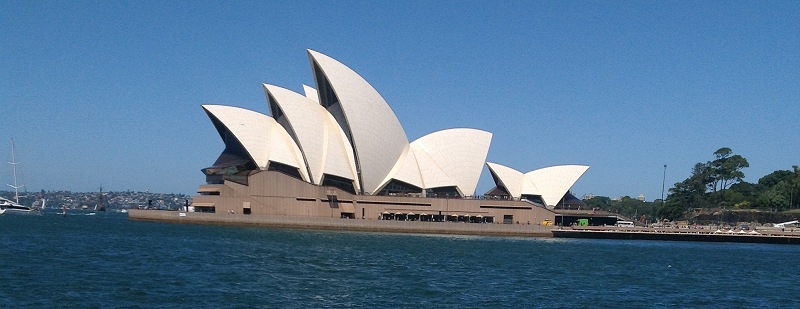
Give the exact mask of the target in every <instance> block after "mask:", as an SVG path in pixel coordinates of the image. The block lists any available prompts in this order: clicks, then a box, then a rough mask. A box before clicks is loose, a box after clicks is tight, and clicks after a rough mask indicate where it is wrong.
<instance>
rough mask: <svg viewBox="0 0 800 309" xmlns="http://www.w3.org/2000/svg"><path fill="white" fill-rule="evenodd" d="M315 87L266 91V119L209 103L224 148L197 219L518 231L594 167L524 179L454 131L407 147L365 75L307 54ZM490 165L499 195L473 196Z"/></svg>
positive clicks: (478, 141)
mask: <svg viewBox="0 0 800 309" xmlns="http://www.w3.org/2000/svg"><path fill="white" fill-rule="evenodd" d="M308 57H309V60H310V62H311V70H312V73H313V76H314V81H315V84H316V88H312V87H309V86H305V85H303V90H304V93H302V94H301V93H297V92H294V91H291V90H288V89H286V88H282V87H279V86H274V85H269V84H264V85H263V87H264V92H265V94H266V101H267V105H268V108H269V112H270V115H265V114H262V113H259V112H255V111H251V110H246V109H242V108H237V107H232V106H223V105H204V106H203V109H204V110H205V112H206V114H207V115H208V117H209V118H210V119H211V122H212V123H213V124H214V126H215V128H216V129H217V131H218V133H219V135H220V137H221V138H222V140H223V142H224V144H225V148H224V150H223V151H222V153H221V154H220V155H219V157H218V158H217V159H216V161H215V162H214V163H213V165H211V166H210V167H207V168H204V169H203V170H202V171H203V173H204V174H205V176H206V184H204V185H201V186H200V188H199V190H198V193H199V195H198V196H195V197H194V198H193V202H192V205H191V206H192V207H191V210H193V211H194V212H205V213H211V212H213V213H217V214H244V215H252V216H264V215H267V216H302V217H329V218H349V219H370V220H403V221H434V222H435V221H456V222H470V223H519V222H527V223H533V222H537V223H539V222H542V221H546V220H553V218H554V216H555V214H554V212H553V211H552V209H553V207H554V206H556V205H557V204H558V203H559V202H560V201H562V199H564V198H565V196H569V193H568V192H569V189H570V187H571V186H572V185H573V184H574V183H575V182H576V181H577V180H578V179H579V178H580V177H581V176H582V175H583V173H584V172H586V170H587V169H588V168H589V167H588V166H584V165H559V166H551V167H545V168H541V169H536V170H533V171H530V172H527V173H523V172H520V171H517V170H515V169H513V168H511V167H508V166H504V165H501V164H498V163H492V162H486V156H487V153H488V151H489V145H490V143H491V141H492V133H490V132H486V131H483V130H479V129H469V128H453V129H445V130H441V131H436V132H433V133H430V134H428V135H425V136H423V137H420V138H418V139H416V140H414V141H412V142H409V140H408V137H407V136H406V133H405V131H404V130H403V126H402V125H401V124H400V121H399V120H398V119H397V117H396V116H395V114H394V112H393V111H392V109H391V108H390V107H389V104H387V102H386V101H385V100H384V98H383V97H382V96H381V95H380V94H379V93H378V92H377V91H376V90H375V89H374V88H373V87H372V86H371V85H370V84H369V83H368V82H367V81H366V80H365V79H364V78H363V77H361V76H360V75H359V74H358V73H356V72H355V71H353V70H352V69H350V68H349V67H347V66H345V65H344V64H342V63H340V62H339V61H337V60H335V59H333V58H331V57H329V56H327V55H324V54H322V53H319V52H316V51H313V50H309V51H308ZM484 165H485V166H486V167H487V168H488V170H489V172H490V173H491V176H492V178H493V179H494V183H495V187H494V188H492V189H491V190H489V191H488V192H486V193H485V194H483V195H482V196H476V194H475V191H476V187H477V185H478V179H479V178H480V175H481V172H482V171H483V167H484Z"/></svg>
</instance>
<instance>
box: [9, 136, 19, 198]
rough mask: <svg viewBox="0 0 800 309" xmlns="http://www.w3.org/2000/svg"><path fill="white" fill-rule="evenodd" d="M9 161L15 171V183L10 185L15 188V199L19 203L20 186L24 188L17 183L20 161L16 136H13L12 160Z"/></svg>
mask: <svg viewBox="0 0 800 309" xmlns="http://www.w3.org/2000/svg"><path fill="white" fill-rule="evenodd" d="M7 163H8V164H11V168H12V170H13V171H14V185H13V186H12V185H8V186H9V187H12V188H14V201H15V202H17V204H19V188H22V186H18V185H17V164H19V162H17V151H16V147H15V146H14V138H11V162H7Z"/></svg>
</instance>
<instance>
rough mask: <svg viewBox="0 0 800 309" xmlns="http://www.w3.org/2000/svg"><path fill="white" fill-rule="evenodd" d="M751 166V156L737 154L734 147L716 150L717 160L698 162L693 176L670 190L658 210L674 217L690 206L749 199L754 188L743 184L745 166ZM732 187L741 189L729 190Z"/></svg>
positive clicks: (680, 215)
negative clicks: (749, 161) (747, 157)
mask: <svg viewBox="0 0 800 309" xmlns="http://www.w3.org/2000/svg"><path fill="white" fill-rule="evenodd" d="M749 166H750V164H749V163H747V159H745V158H744V157H742V156H741V155H738V154H737V155H735V154H733V151H732V150H731V149H730V148H727V147H724V148H720V149H718V150H717V151H715V152H714V160H713V161H707V162H705V163H697V164H695V165H694V167H693V168H692V175H691V176H689V178H687V179H685V180H684V181H681V182H679V183H676V184H675V186H674V187H672V188H670V189H669V195H668V197H667V201H666V204H665V205H664V207H662V208H661V209H658V211H657V215H658V216H659V217H661V218H665V219H670V220H674V219H677V218H680V217H682V215H683V213H685V212H686V210H689V209H693V208H709V207H728V206H730V207H732V206H733V205H735V204H737V203H741V202H743V201H746V200H747V199H746V196H747V195H749V194H751V193H750V192H748V190H749V189H751V188H749V187H748V186H746V185H739V184H740V183H742V179H744V172H742V169H743V168H746V167H749ZM731 187H736V188H737V189H738V190H741V191H737V190H732V191H731V192H726V191H728V190H727V189H728V188H731Z"/></svg>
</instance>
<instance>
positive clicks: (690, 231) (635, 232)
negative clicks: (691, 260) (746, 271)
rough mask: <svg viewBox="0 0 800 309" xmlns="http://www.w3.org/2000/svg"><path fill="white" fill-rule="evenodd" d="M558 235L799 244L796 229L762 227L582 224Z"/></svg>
mask: <svg viewBox="0 0 800 309" xmlns="http://www.w3.org/2000/svg"><path fill="white" fill-rule="evenodd" d="M552 234H553V237H556V238H597V239H630V240H634V239H635V240H671V241H703V242H742V243H771V244H800V231H799V230H796V229H783V230H781V229H779V228H762V229H753V230H748V231H744V230H733V229H719V228H714V227H703V228H652V227H631V228H624V227H602V226H579V227H564V228H556V229H553V230H552Z"/></svg>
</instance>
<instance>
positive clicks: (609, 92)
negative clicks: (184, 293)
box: [0, 0, 800, 200]
mask: <svg viewBox="0 0 800 309" xmlns="http://www.w3.org/2000/svg"><path fill="white" fill-rule="evenodd" d="M798 16H800V2H798V1H724V2H723V1H689V2H687V1H503V2H499V1H359V2H356V1H287V2H281V1H254V2H248V1H210V2H203V1H131V2H117V1H93V2H83V1H65V2H56V1H6V0H0V68H2V71H0V137H2V139H4V140H6V141H4V142H2V143H0V153H1V154H4V155H2V159H3V162H4V161H7V160H9V159H10V158H8V159H7V158H6V157H10V155H11V151H10V145H9V142H8V139H9V138H11V137H13V138H14V139H15V141H16V144H17V148H18V154H19V161H21V162H22V164H21V167H22V169H23V172H24V181H25V183H26V185H27V187H28V190H32V191H37V190H40V189H44V190H72V191H94V190H97V188H98V187H99V186H101V185H102V186H103V187H104V188H105V190H114V191H119V190H135V191H145V190H149V191H153V192H167V193H169V192H172V193H187V194H192V193H193V192H195V191H196V189H197V186H198V185H200V184H202V183H203V182H204V180H205V179H204V176H203V175H202V173H201V172H200V169H201V168H203V167H206V166H209V165H211V164H212V163H213V162H214V160H215V159H216V157H217V156H218V155H219V153H220V152H221V151H222V149H223V144H222V141H221V140H220V138H219V135H217V133H216V131H215V129H214V127H213V125H212V124H211V122H210V121H209V120H208V119H207V117H206V115H205V114H204V112H203V111H202V109H201V108H200V105H201V104H208V103H212V104H226V105H234V106H239V107H244V108H248V109H252V110H256V111H261V112H263V113H268V108H267V106H266V103H265V102H266V101H265V98H264V92H263V89H262V87H261V84H262V83H270V84H275V85H279V86H283V87H287V88H289V89H293V90H296V91H301V90H302V88H301V85H302V84H309V85H313V76H312V73H311V72H310V69H309V68H310V66H309V63H308V57H307V55H306V52H305V51H306V49H308V48H310V49H314V50H317V51H320V52H322V53H325V54H327V55H330V56H331V57H333V58H336V59H337V60H339V61H341V62H343V63H344V64H346V65H347V66H349V67H350V68H352V69H354V70H355V71H356V72H358V73H359V74H361V75H362V76H363V77H364V78H365V79H367V80H368V81H369V82H370V83H371V84H372V85H373V86H374V87H375V88H376V89H377V90H378V92H380V93H381V94H382V95H383V97H384V98H385V99H386V101H387V102H388V103H389V105H390V106H391V107H392V109H393V110H394V112H395V114H396V115H397V117H398V118H399V119H400V122H401V123H402V124H403V126H404V128H405V130H406V134H407V135H408V137H409V140H414V139H417V138H419V137H421V136H423V135H425V134H428V133H430V132H433V131H437V130H441V129H446V128H452V127H472V128H479V129H484V130H487V131H490V132H492V133H493V134H494V136H493V140H492V145H491V148H490V150H489V155H488V158H487V160H488V161H492V162H497V163H501V164H504V165H507V166H510V167H513V168H515V169H517V170H520V171H523V172H526V171H530V170H533V169H537V168H541V167H546V166H551V165H558V164H586V165H590V166H591V168H590V169H589V171H588V172H587V173H586V174H585V175H584V176H583V178H581V179H580V180H579V181H578V182H577V183H576V184H575V186H574V187H573V191H574V192H575V193H576V195H578V196H581V195H583V194H587V193H592V194H595V195H605V196H610V197H618V196H623V195H629V196H636V195H638V194H640V193H642V194H645V196H646V197H647V199H648V200H652V199H654V198H659V197H660V195H661V181H662V173H663V172H664V168H663V165H664V164H667V165H668V167H667V169H666V183H667V188H669V187H671V185H672V184H674V183H676V182H679V181H681V180H683V179H685V178H686V177H688V176H689V174H690V172H691V168H692V166H693V165H694V164H695V163H697V162H701V161H702V162H705V161H708V160H711V159H712V153H713V152H714V151H715V150H717V149H718V148H721V147H729V148H731V149H733V151H734V153H736V154H741V155H742V156H744V157H745V158H747V159H748V161H749V162H750V166H751V167H750V168H747V169H745V171H744V172H745V175H746V178H745V180H747V181H749V182H756V181H757V180H758V178H760V177H762V176H764V175H766V174H768V173H770V172H772V171H775V170H778V169H791V166H792V165H797V164H800V134H798V132H800V124H799V123H800V122H798V115H800V19H799V18H798ZM10 178H11V177H10V168H8V167H6V169H5V170H3V176H2V178H0V179H4V180H6V181H5V182H10V181H11V180H10ZM492 186H493V183H492V181H491V177H490V176H489V175H488V171H487V170H486V169H484V172H483V175H482V178H481V181H480V183H479V185H478V193H483V192H485V191H486V190H489V189H490V188H491V187H492Z"/></svg>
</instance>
